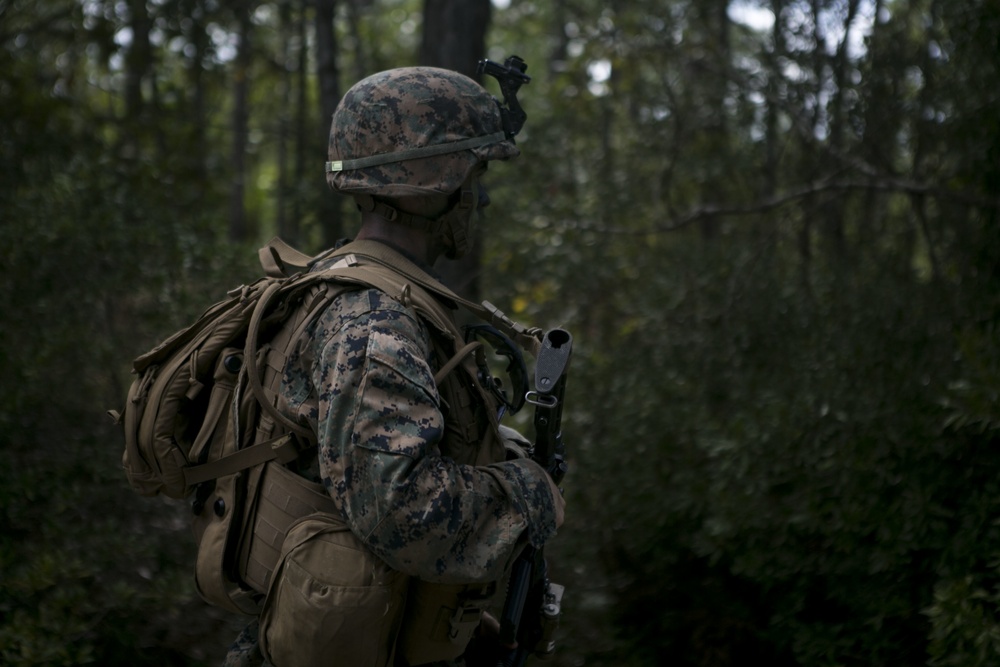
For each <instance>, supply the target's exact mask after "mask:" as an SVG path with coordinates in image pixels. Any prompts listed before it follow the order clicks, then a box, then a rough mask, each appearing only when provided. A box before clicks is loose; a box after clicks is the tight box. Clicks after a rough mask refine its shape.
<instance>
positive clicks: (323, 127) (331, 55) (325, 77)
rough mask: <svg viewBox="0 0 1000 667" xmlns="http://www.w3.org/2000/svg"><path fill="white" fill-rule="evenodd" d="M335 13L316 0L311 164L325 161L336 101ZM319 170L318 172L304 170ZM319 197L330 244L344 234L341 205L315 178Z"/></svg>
mask: <svg viewBox="0 0 1000 667" xmlns="http://www.w3.org/2000/svg"><path fill="white" fill-rule="evenodd" d="M336 15H337V0H316V28H315V35H316V77H317V80H318V82H319V110H320V116H319V117H320V127H319V128H318V131H317V135H318V139H320V141H319V145H320V146H322V150H321V151H316V152H315V153H314V157H315V163H316V164H317V165H322V164H323V161H324V160H325V157H324V156H325V155H326V146H327V142H328V140H329V136H330V118H331V117H332V116H333V112H334V111H336V109H337V104H338V103H339V102H340V96H341V93H340V66H339V59H338V57H337V53H338V43H337V31H336V29H335V25H334V21H335V19H336ZM306 173H307V174H309V173H322V172H320V171H318V169H317V170H316V171H315V172H309V171H307V172H306ZM316 184H317V186H320V187H321V192H323V196H321V197H320V199H319V209H318V212H317V213H318V216H319V222H320V228H321V229H322V230H323V238H324V241H325V245H326V246H332V245H334V243H336V242H337V240H338V239H340V238H341V237H342V236H343V234H344V220H343V212H342V207H341V199H342V198H341V197H338V196H335V195H333V194H331V193H329V192H327V189H326V187H325V186H324V185H322V181H321V180H320V179H319V178H317V179H316Z"/></svg>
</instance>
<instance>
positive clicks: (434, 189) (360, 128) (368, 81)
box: [326, 67, 520, 197]
mask: <svg viewBox="0 0 1000 667" xmlns="http://www.w3.org/2000/svg"><path fill="white" fill-rule="evenodd" d="M519 152H520V151H518V149H517V147H516V146H515V145H514V142H513V141H510V140H508V139H507V138H506V137H505V135H504V133H503V125H502V121H501V117H500V109H499V106H498V104H497V102H496V100H495V99H494V98H493V96H492V95H490V94H489V93H488V92H487V91H486V89H485V88H483V87H482V86H480V85H479V84H478V83H476V82H475V81H473V80H472V79H470V78H469V77H467V76H465V75H463V74H459V73H458V72H453V71H451V70H445V69H439V68H436V67H402V68H398V69H392V70H387V71H384V72H379V73H378V74H373V75H372V76H369V77H367V78H365V79H362V80H361V81H359V82H358V83H356V84H354V86H352V87H351V89H350V90H348V91H347V93H346V94H345V95H344V97H343V99H342V100H341V101H340V104H339V105H338V106H337V110H336V111H335V112H334V114H333V120H332V123H331V126H330V149H329V156H330V160H331V162H328V163H327V175H326V178H327V183H328V184H329V185H330V187H332V188H333V189H334V190H337V191H338V192H343V193H348V194H371V195H375V196H382V197H403V196H421V195H431V194H450V193H452V192H455V191H456V190H458V189H459V187H461V185H462V183H463V182H464V181H465V179H466V178H467V177H468V175H469V173H470V172H471V171H472V169H473V168H474V167H475V166H476V165H477V164H479V163H480V162H485V161H488V160H505V159H508V158H512V157H515V156H517V155H518V154H519Z"/></svg>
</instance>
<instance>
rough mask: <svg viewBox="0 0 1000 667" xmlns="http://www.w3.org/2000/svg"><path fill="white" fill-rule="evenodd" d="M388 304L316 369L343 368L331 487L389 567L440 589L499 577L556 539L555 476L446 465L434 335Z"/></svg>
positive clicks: (328, 425) (325, 415)
mask: <svg viewBox="0 0 1000 667" xmlns="http://www.w3.org/2000/svg"><path fill="white" fill-rule="evenodd" d="M385 306H386V307H385V308H380V309H374V310H371V311H370V312H367V313H365V314H364V315H362V316H359V317H357V318H356V319H354V320H353V321H351V322H349V323H348V324H346V325H345V326H344V327H343V329H341V330H340V331H339V332H338V334H337V335H336V336H335V337H334V338H335V341H337V342H336V343H328V344H327V345H326V346H325V352H324V358H323V359H322V361H321V363H319V364H318V365H317V368H318V369H330V368H336V369H337V390H336V391H331V392H330V394H329V396H327V397H326V399H327V400H321V401H320V405H321V408H320V415H319V418H320V419H319V431H320V445H321V456H320V460H321V467H322V466H324V461H326V462H327V464H328V465H326V466H325V467H326V470H324V476H327V475H329V481H328V486H330V487H332V488H333V489H334V490H335V491H334V492H335V496H336V497H337V498H339V499H340V500H341V503H342V506H343V508H344V511H345V514H346V516H347V518H348V521H349V523H350V524H351V527H352V529H353V530H354V532H355V533H356V534H357V535H358V536H359V537H360V538H361V539H362V540H363V541H364V542H365V543H366V544H367V545H368V546H369V547H370V548H371V549H372V550H373V551H374V552H375V553H377V554H378V555H379V556H380V557H382V558H383V559H384V560H385V561H386V562H387V563H389V564H390V565H391V566H392V567H394V568H396V569H399V570H401V571H403V572H406V573H408V574H411V575H415V576H419V577H422V578H425V579H428V580H433V581H442V582H471V581H489V580H492V579H496V578H498V577H499V575H500V573H501V572H502V571H503V570H504V568H505V567H506V566H507V564H508V561H509V560H510V559H511V558H512V556H513V555H514V554H515V551H516V549H517V547H518V545H519V544H520V543H523V541H525V540H528V541H531V542H532V543H535V544H537V545H540V544H541V543H542V542H544V541H545V540H546V539H547V538H548V537H550V536H551V535H552V534H553V533H554V532H555V528H556V512H557V509H556V502H557V500H556V499H554V498H553V494H552V486H551V484H550V482H549V479H548V476H547V474H546V473H545V471H544V470H542V468H541V467H539V466H538V465H537V464H535V463H533V462H531V461H528V460H519V461H514V462H507V463H499V464H495V465H491V466H483V467H473V466H467V465H459V464H457V463H455V462H454V461H451V460H449V459H447V458H445V457H442V456H441V455H440V451H439V448H438V444H439V443H440V441H441V438H442V436H443V433H444V418H443V416H442V413H441V409H440V405H439V396H438V393H437V389H436V387H435V385H434V380H433V375H432V373H431V369H430V367H429V366H428V364H427V361H426V360H427V357H428V356H429V343H428V341H427V339H426V332H425V331H424V330H423V329H422V326H421V325H420V324H419V322H418V321H416V320H415V319H414V318H413V317H412V316H411V315H410V314H409V313H408V312H407V311H405V310H404V309H402V308H401V307H399V308H396V307H394V306H392V304H385ZM317 380H318V381H324V378H323V377H317ZM328 380H329V377H327V378H326V381H328ZM333 463H336V465H329V464H333Z"/></svg>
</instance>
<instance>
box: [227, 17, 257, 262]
mask: <svg viewBox="0 0 1000 667" xmlns="http://www.w3.org/2000/svg"><path fill="white" fill-rule="evenodd" d="M234 11H235V13H236V24H237V34H238V36H239V44H238V45H237V48H236V62H235V67H234V71H233V110H232V124H231V127H232V133H233V135H232V136H233V139H232V148H231V150H232V153H231V155H232V162H231V164H230V169H231V170H232V182H231V184H230V203H229V239H230V241H233V242H234V243H238V242H241V241H245V240H246V236H247V221H246V207H245V206H244V196H245V194H246V150H247V138H248V128H249V117H250V109H249V107H248V106H247V103H248V99H249V96H250V76H251V67H252V65H253V53H252V51H251V33H252V30H253V22H252V21H251V12H252V6H251V2H249V1H244V2H240V3H238V4H237V5H236V6H235V7H234Z"/></svg>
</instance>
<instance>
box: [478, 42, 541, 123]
mask: <svg viewBox="0 0 1000 667" xmlns="http://www.w3.org/2000/svg"><path fill="white" fill-rule="evenodd" d="M527 69H528V65H527V64H526V63H525V62H524V61H523V60H521V59H520V58H519V57H518V56H511V57H509V58H507V60H505V61H503V65H501V64H499V63H495V62H493V61H492V60H485V59H484V60H480V61H479V66H478V67H476V74H480V75H482V74H489V75H490V76H492V77H494V78H495V79H496V80H497V81H499V82H500V92H502V93H503V102H502V103H501V102H500V100H497V106H499V107H500V119H501V121H502V122H503V131H504V134H506V135H507V138H508V139H510V140H511V141H514V135H516V134H517V133H518V132H520V131H521V127H522V126H523V125H524V121H525V120H527V118H528V114H526V113H524V109H522V108H521V104H520V102H518V101H517V91H518V89H519V88H520V87H521V86H522V85H524V84H526V83H529V82H530V81H531V77H530V76H528V75H527V74H525V73H524V72H525V70H527Z"/></svg>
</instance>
